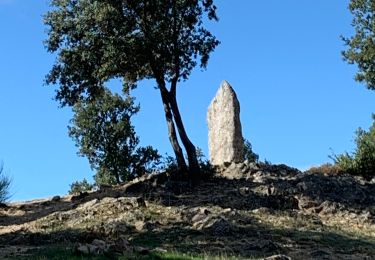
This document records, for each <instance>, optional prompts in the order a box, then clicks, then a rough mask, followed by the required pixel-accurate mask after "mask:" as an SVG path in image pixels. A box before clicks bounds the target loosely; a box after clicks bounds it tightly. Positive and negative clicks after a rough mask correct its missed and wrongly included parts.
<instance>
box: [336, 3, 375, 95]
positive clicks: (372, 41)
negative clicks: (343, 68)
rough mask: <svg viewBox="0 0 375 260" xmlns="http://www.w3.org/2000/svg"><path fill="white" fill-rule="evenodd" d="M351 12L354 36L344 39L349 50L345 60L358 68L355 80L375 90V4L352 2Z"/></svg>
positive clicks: (345, 54)
mask: <svg viewBox="0 0 375 260" xmlns="http://www.w3.org/2000/svg"><path fill="white" fill-rule="evenodd" d="M349 10H350V12H351V13H352V15H353V22H352V25H353V27H354V29H355V34H354V36H352V37H350V38H345V37H343V39H344V41H345V44H346V45H347V46H348V49H347V50H346V51H344V52H343V56H344V59H345V60H346V61H347V62H348V63H350V64H356V65H357V66H358V72H357V74H356V77H355V79H356V80H357V81H359V82H363V83H365V84H366V85H367V88H369V89H373V90H375V2H374V1H373V0H351V2H350V5H349Z"/></svg>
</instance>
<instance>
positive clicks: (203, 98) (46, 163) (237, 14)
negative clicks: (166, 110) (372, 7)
mask: <svg viewBox="0 0 375 260" xmlns="http://www.w3.org/2000/svg"><path fill="white" fill-rule="evenodd" d="M216 3H217V5H218V8H219V11H218V12H219V16H220V22H219V23H217V24H211V25H209V27H210V28H211V29H212V31H213V32H214V33H215V34H216V35H217V37H218V38H219V39H220V40H221V42H222V43H221V45H220V46H219V47H218V48H217V50H216V51H215V52H214V53H213V55H212V57H211V60H210V62H209V66H208V69H207V70H206V71H203V72H202V71H200V70H199V69H197V70H196V71H195V72H194V73H193V75H192V76H191V78H190V79H189V80H188V81H187V82H185V83H183V84H181V86H180V88H179V93H178V99H179V102H180V106H181V111H182V115H183V118H184V121H185V124H186V128H187V131H188V133H189V135H190V137H191V139H192V141H193V142H194V143H195V144H196V145H197V146H199V147H201V148H202V149H203V151H205V152H207V126H206V111H207V107H208V105H209V103H210V101H211V99H212V98H213V96H214V95H215V92H216V91H217V88H218V87H219V84H220V82H221V81H222V80H224V79H225V80H228V81H229V82H230V83H231V85H232V86H233V87H234V89H235V90H236V92H237V95H238V97H239V99H240V102H241V118H242V125H243V133H244V135H245V137H246V138H247V139H249V140H250V141H251V143H252V144H253V148H254V150H255V152H257V153H258V154H259V155H260V157H261V159H265V158H266V159H267V160H269V161H271V162H273V163H286V164H288V165H291V166H295V167H299V168H302V169H304V168H307V167H309V166H312V165H318V164H321V163H324V162H327V161H329V158H328V155H329V154H330V148H332V149H333V150H334V151H335V152H336V153H340V152H343V151H345V150H351V149H352V148H353V137H354V131H355V130H356V128H357V127H360V126H361V127H364V128H366V129H367V128H368V127H369V126H370V124H371V113H372V112H375V109H374V105H373V104H374V97H375V92H371V91H369V90H366V89H365V87H364V86H361V85H359V84H358V83H356V82H354V80H353V76H354V73H355V66H350V65H347V64H346V63H345V62H343V61H342V58H341V54H340V52H341V51H342V50H343V49H344V46H343V44H342V42H341V40H340V35H347V36H348V35H350V34H351V33H352V28H351V26H350V23H351V16H350V14H349V11H348V10H347V5H348V0H345V1H327V0H306V1H295V0H294V1H292V0H285V1H280V0H262V1H248V0H239V1H225V0H218V1H216ZM48 8H49V7H48V1H46V0H40V1H26V0H0V35H1V41H0V52H1V56H0V57H1V59H0V90H1V92H0V118H1V123H0V161H3V162H4V168H5V170H6V173H7V174H8V175H10V176H12V178H13V186H12V193H13V194H14V195H13V198H12V200H25V199H32V198H37V197H46V196H52V195H56V194H65V193H66V192H67V191H68V189H69V184H70V183H72V182H73V181H75V180H81V179H83V178H84V177H86V178H89V179H91V177H92V175H93V172H91V170H90V167H89V165H88V163H87V160H86V159H85V158H80V157H78V156H77V155H76V152H77V149H76V147H75V146H74V143H73V141H72V140H71V139H70V138H69V137H68V135H67V124H68V122H69V120H70V118H71V112H70V110H69V109H67V108H64V109H59V108H58V104H57V103H56V102H55V101H54V100H52V98H53V96H54V87H46V86H43V79H44V76H45V74H46V73H47V72H48V71H49V69H50V68H51V66H52V63H53V60H54V57H53V55H51V54H49V53H47V52H46V50H45V49H44V47H43V44H42V42H43V40H44V39H45V38H46V35H45V29H46V28H45V26H44V25H43V23H42V15H43V13H45V12H46V11H47V10H48ZM134 94H135V95H136V97H137V100H138V101H139V102H140V103H141V112H140V113H139V114H138V115H137V116H136V117H135V118H134V123H135V125H136V130H137V132H138V134H139V135H140V138H141V141H142V144H144V145H146V144H147V145H148V144H151V145H153V146H154V147H156V148H158V149H159V151H160V152H162V153H165V152H168V153H171V149H170V145H169V142H168V138H167V130H166V126H165V121H164V116H163V111H162V106H161V101H160V98H159V96H158V93H157V91H156V90H154V89H153V87H152V84H144V85H141V86H139V89H138V90H136V91H135V92H134Z"/></svg>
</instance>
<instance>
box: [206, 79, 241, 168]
mask: <svg viewBox="0 0 375 260" xmlns="http://www.w3.org/2000/svg"><path fill="white" fill-rule="evenodd" d="M207 121H208V146H209V152H210V162H211V164H212V165H223V164H225V163H233V162H234V163H239V162H242V161H243V149H244V144H243V137H242V128H241V121H240V102H239V101H238V99H237V95H236V93H235V92H234V90H233V88H232V87H231V86H230V85H229V83H228V82H227V81H223V82H222V83H221V86H220V88H219V90H218V92H217V94H216V96H215V98H214V99H213V100H212V102H211V105H210V107H209V108H208V114H207Z"/></svg>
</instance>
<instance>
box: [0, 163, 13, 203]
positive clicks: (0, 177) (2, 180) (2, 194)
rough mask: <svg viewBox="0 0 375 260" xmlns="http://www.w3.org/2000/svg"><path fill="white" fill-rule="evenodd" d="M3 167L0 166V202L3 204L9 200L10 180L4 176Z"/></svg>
mask: <svg viewBox="0 0 375 260" xmlns="http://www.w3.org/2000/svg"><path fill="white" fill-rule="evenodd" d="M3 169H4V168H3V166H2V165H0V202H1V203H5V202H7V201H8V200H9V199H10V195H9V188H10V184H11V179H10V178H9V177H8V176H6V175H4V171H3Z"/></svg>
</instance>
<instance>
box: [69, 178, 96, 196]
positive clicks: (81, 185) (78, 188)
mask: <svg viewBox="0 0 375 260" xmlns="http://www.w3.org/2000/svg"><path fill="white" fill-rule="evenodd" d="M93 188H94V185H92V184H90V183H89V182H88V181H87V180H86V179H83V180H82V181H75V182H73V183H72V184H70V190H69V194H71V195H72V194H77V193H80V192H87V191H91V190H92V189H93Z"/></svg>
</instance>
